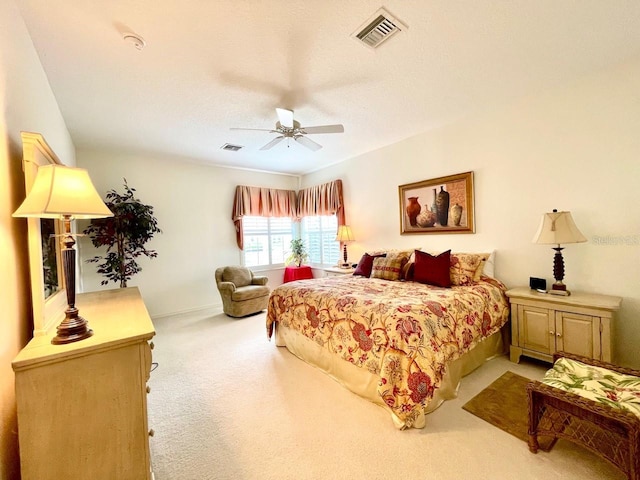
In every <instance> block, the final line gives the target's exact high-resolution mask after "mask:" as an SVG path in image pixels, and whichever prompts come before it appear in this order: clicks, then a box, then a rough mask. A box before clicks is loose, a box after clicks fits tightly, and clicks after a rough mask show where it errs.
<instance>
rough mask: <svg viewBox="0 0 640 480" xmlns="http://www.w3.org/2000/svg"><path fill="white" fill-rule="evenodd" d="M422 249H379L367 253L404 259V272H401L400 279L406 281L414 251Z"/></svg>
mask: <svg viewBox="0 0 640 480" xmlns="http://www.w3.org/2000/svg"><path fill="white" fill-rule="evenodd" d="M420 248H421V247H418V248H416V249H411V250H401V249H397V248H389V249H378V250H371V251H368V252H367V253H368V254H369V255H373V256H376V255H381V254H383V253H384V254H386V255H397V256H400V257H403V258H404V261H403V264H402V267H403V268H402V271H401V272H400V278H399V280H404V278H405V273H406V269H407V268H408V266H407V265H408V263H409V262H410V261H412V260H413V257H412V256H413V252H414V250H420Z"/></svg>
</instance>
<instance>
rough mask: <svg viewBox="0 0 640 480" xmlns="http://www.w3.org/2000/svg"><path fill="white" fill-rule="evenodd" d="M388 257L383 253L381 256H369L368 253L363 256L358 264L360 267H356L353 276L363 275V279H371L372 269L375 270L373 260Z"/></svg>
mask: <svg viewBox="0 0 640 480" xmlns="http://www.w3.org/2000/svg"><path fill="white" fill-rule="evenodd" d="M386 256H387V254H386V253H382V254H379V255H369V254H368V253H365V254H364V255H362V258H361V259H360V261H359V262H358V266H357V267H356V270H355V271H354V272H353V274H354V275H362V276H363V277H370V276H371V269H372V268H373V260H374V259H376V258H378V257H386Z"/></svg>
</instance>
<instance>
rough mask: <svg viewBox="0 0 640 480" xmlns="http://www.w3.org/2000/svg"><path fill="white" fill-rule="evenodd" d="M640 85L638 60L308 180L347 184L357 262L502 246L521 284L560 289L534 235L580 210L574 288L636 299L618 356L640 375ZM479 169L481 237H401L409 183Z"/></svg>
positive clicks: (572, 262) (507, 270) (627, 302)
mask: <svg viewBox="0 0 640 480" xmlns="http://www.w3.org/2000/svg"><path fill="white" fill-rule="evenodd" d="M639 85H640V59H637V60H636V61H633V62H630V63H627V64H624V65H620V66H618V67H616V68H613V69H611V70H607V71H604V72H601V73H599V74H597V75H593V76H590V77H588V78H584V79H583V80H582V81H580V82H578V83H576V84H572V85H567V86H564V87H563V88H558V89H556V90H554V91H551V92H547V93H544V94H540V95H536V96H531V97H529V98H525V99H522V100H521V101H520V102H518V103H517V104H514V105H510V106H508V107H504V108H499V109H496V110H494V111H493V112H489V113H485V114H482V115H476V116H475V117H473V118H469V119H466V120H464V121H459V122H457V123H455V124H452V125H449V126H446V127H444V128H440V129H438V130H434V131H430V132H426V133H424V134H421V135H418V136H415V137H412V138H408V139H406V140H404V141H402V142H399V143H397V144H394V145H390V146H388V147H385V148H382V149H379V150H376V151H372V152H369V153H367V154H364V155H361V156H359V157H357V158H354V159H352V160H350V161H348V162H344V163H341V164H338V165H335V166H333V167H330V168H327V169H324V170H321V171H318V172H315V173H312V174H309V175H306V176H304V177H303V179H302V183H303V185H302V186H303V187H305V186H308V185H314V184H318V183H322V182H325V181H329V180H332V179H335V178H342V180H343V182H344V192H345V197H346V206H347V209H346V220H347V222H348V223H350V224H351V225H352V227H353V232H354V235H355V237H356V239H357V240H358V242H356V243H354V244H352V245H350V246H349V252H350V254H349V256H350V258H351V259H357V258H359V256H360V255H361V254H362V252H363V251H365V250H366V249H367V248H375V247H391V246H393V247H409V248H411V247H422V248H423V249H426V250H429V251H441V250H446V249H448V248H452V249H453V250H454V251H463V250H464V251H486V250H489V249H496V250H497V253H498V257H497V258H498V260H497V266H496V268H497V269H496V272H497V276H498V277H499V278H500V279H502V280H503V281H504V282H505V283H506V284H507V286H509V287H513V286H517V285H527V284H528V280H529V277H530V276H538V277H543V278H546V279H547V282H548V284H550V282H552V281H553V254H554V252H553V250H552V249H551V248H550V246H546V245H535V244H533V243H532V238H533V235H534V233H535V231H536V229H537V227H538V223H539V221H540V217H541V215H542V213H543V212H549V211H551V210H552V209H554V208H557V209H558V210H569V211H571V212H572V214H573V217H574V220H575V222H576V224H577V225H578V227H579V228H580V230H581V231H582V233H583V234H584V235H585V236H586V237H587V238H589V243H585V244H576V245H567V246H566V248H565V250H564V259H565V267H566V274H565V283H566V284H567V285H568V287H569V289H574V290H586V291H591V292H600V293H604V294H611V295H618V296H622V297H624V300H623V303H622V309H621V311H620V315H619V322H618V325H617V327H618V328H617V332H616V335H617V337H616V338H617V339H616V349H617V354H618V355H617V358H618V360H619V361H620V362H621V363H623V364H627V365H632V366H635V367H640V355H638V353H637V352H638V343H639V341H640V321H638V319H639V318H640V290H639V288H638V287H640V213H638V206H639V205H640V188H638V180H639V178H640V175H639V174H640V133H639V132H640V88H639V87H638V86H639ZM346 127H347V128H348V126H346ZM470 170H471V171H473V172H474V175H475V213H476V233H475V234H473V235H469V234H465V235H442V234H440V235H405V236H401V235H400V225H399V203H398V186H399V185H401V184H405V183H411V182H416V181H420V180H425V179H429V178H434V177H440V176H444V175H451V174H455V173H461V172H466V171H470ZM598 237H600V238H602V237H605V238H607V241H606V242H608V244H607V243H603V242H598ZM615 242H620V243H619V244H613V243H615Z"/></svg>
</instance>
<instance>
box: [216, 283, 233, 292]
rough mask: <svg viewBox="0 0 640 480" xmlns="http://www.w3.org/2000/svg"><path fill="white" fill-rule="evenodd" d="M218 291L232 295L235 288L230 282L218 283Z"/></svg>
mask: <svg viewBox="0 0 640 480" xmlns="http://www.w3.org/2000/svg"><path fill="white" fill-rule="evenodd" d="M218 290H220V292H229V293H233V292H235V291H236V286H235V285H234V284H233V283H232V282H218Z"/></svg>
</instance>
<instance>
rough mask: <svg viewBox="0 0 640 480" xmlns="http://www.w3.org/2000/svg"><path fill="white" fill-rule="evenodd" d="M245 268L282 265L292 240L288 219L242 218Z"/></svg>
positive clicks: (290, 225)
mask: <svg viewBox="0 0 640 480" xmlns="http://www.w3.org/2000/svg"><path fill="white" fill-rule="evenodd" d="M242 230H243V236H244V250H243V262H244V265H245V266H246V267H261V266H265V267H266V266H270V265H283V264H284V259H285V258H286V256H287V254H288V253H287V252H288V251H289V246H290V243H291V240H292V239H293V222H292V221H291V219H290V218H288V217H251V216H244V217H242Z"/></svg>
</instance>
